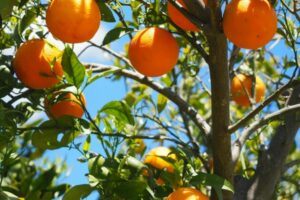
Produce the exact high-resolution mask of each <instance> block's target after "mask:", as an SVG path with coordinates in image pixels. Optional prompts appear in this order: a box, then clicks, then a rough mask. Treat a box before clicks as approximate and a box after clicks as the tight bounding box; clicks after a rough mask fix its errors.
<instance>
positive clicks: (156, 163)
mask: <svg viewBox="0 0 300 200" xmlns="http://www.w3.org/2000/svg"><path fill="white" fill-rule="evenodd" d="M167 158H168V159H170V158H171V159H173V160H176V155H175V154H172V153H171V150H170V149H169V148H167V147H163V146H160V147H156V148H154V149H152V150H151V151H150V152H149V153H148V154H147V155H146V157H145V161H144V163H145V164H150V165H152V166H153V167H155V168H157V169H159V170H163V169H166V171H167V172H170V173H172V172H174V167H173V165H172V164H171V163H169V162H168V161H167V160H166V159H167Z"/></svg>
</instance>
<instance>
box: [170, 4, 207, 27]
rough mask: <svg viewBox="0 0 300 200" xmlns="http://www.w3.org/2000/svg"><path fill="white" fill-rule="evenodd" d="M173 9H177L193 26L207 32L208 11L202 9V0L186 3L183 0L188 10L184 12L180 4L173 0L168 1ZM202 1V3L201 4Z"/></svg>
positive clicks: (204, 8)
mask: <svg viewBox="0 0 300 200" xmlns="http://www.w3.org/2000/svg"><path fill="white" fill-rule="evenodd" d="M168 1H169V2H170V3H171V4H172V5H173V6H174V7H175V8H177V9H178V10H179V11H180V12H181V13H182V14H183V15H184V16H185V17H186V18H188V19H189V20H190V21H191V22H192V23H193V24H195V25H196V26H197V27H198V28H200V29H201V30H203V31H205V32H208V31H209V30H210V26H209V10H208V8H207V7H204V3H203V1H202V0H197V1H187V0H184V3H185V4H186V6H187V8H188V10H186V9H185V8H184V7H183V6H182V5H181V4H180V3H178V2H177V1H174V0H168ZM201 1H202V3H201Z"/></svg>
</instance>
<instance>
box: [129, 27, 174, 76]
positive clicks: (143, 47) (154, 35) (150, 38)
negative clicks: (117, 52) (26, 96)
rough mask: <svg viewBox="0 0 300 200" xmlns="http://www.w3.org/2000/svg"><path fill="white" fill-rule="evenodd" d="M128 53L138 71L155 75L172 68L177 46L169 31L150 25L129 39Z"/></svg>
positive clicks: (147, 74) (162, 73) (164, 72)
mask: <svg viewBox="0 0 300 200" xmlns="http://www.w3.org/2000/svg"><path fill="white" fill-rule="evenodd" d="M128 55H129V60H130V62H131V64H132V65H133V67H134V68H135V69H136V70H137V71H138V72H140V73H141V74H143V75H145V76H152V77H155V76H161V75H164V74H166V73H168V72H170V71H171V70H172V69H173V68H174V66H175V65H176V63H177V60H178V56H179V47H178V44H177V42H176V39H175V38H174V37H173V36H172V34H171V33H169V32H168V31H166V30H164V29H161V28H158V27H150V28H145V29H144V30H141V31H139V32H138V33H137V34H136V35H135V37H134V38H133V39H132V40H131V42H130V44H129V49H128Z"/></svg>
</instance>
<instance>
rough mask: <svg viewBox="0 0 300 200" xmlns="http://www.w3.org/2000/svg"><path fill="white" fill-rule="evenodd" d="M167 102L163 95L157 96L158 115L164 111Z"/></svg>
mask: <svg viewBox="0 0 300 200" xmlns="http://www.w3.org/2000/svg"><path fill="white" fill-rule="evenodd" d="M167 102H168V98H166V97H165V96H164V95H162V94H159V95H158V96H157V111H158V113H161V112H162V111H163V110H164V109H165V107H166V105H167Z"/></svg>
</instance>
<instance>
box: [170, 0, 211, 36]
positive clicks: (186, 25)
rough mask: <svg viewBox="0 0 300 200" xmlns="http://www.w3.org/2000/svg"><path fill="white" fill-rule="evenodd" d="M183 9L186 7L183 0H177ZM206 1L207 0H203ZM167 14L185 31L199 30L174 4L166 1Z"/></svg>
mask: <svg viewBox="0 0 300 200" xmlns="http://www.w3.org/2000/svg"><path fill="white" fill-rule="evenodd" d="M177 1H178V2H179V3H180V4H181V5H182V6H183V7H184V8H185V9H187V7H186V5H185V3H184V1H183V0H177ZM204 3H205V4H206V3H207V0H205V1H204ZM167 10H168V15H169V17H170V18H171V20H172V21H173V22H174V23H175V24H176V25H177V26H179V27H180V28H182V29H183V30H186V31H199V29H198V28H197V26H196V25H194V24H193V23H192V22H191V21H190V20H189V19H188V18H186V17H185V16H184V15H183V14H182V13H181V12H180V11H179V10H178V9H177V8H175V6H173V5H172V3H170V2H169V1H168V4H167Z"/></svg>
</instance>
